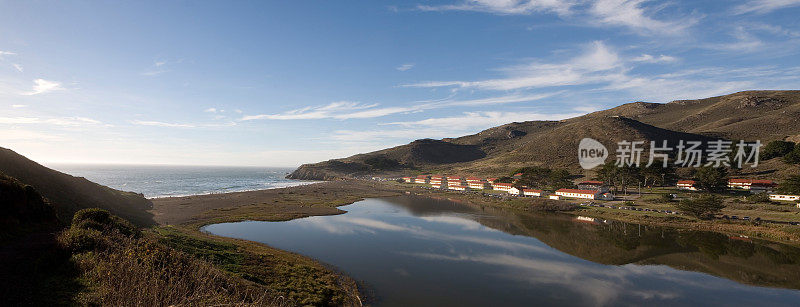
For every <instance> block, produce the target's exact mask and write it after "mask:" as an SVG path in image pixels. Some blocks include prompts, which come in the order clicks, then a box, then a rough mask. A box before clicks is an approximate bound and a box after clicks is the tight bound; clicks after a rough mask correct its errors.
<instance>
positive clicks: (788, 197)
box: [769, 194, 800, 201]
mask: <svg viewBox="0 0 800 307" xmlns="http://www.w3.org/2000/svg"><path fill="white" fill-rule="evenodd" d="M769 199H770V200H777V201H797V200H800V195H786V194H770V195H769Z"/></svg>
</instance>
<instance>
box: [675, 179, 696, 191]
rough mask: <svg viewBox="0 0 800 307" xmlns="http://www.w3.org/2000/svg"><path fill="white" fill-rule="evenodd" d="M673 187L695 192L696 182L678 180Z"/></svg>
mask: <svg viewBox="0 0 800 307" xmlns="http://www.w3.org/2000/svg"><path fill="white" fill-rule="evenodd" d="M675 186H676V187H678V189H681V190H689V191H697V182H696V181H694V180H679V181H678V184H676V185H675Z"/></svg>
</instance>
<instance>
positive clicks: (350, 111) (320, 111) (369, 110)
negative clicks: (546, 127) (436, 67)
mask: <svg viewBox="0 0 800 307" xmlns="http://www.w3.org/2000/svg"><path fill="white" fill-rule="evenodd" d="M558 93H559V92H553V93H541V94H528V95H518V94H515V95H506V96H499V97H489V98H479V99H467V100H458V99H444V100H438V101H430V102H414V103H410V104H409V105H410V106H399V107H382V106H380V105H379V104H377V103H376V104H362V103H357V102H348V101H340V102H333V103H330V104H328V105H325V106H315V107H304V108H300V109H295V110H291V111H288V112H284V113H279V114H260V115H247V116H244V117H242V118H241V120H244V121H249V120H259V119H272V120H299V119H326V118H330V119H356V118H375V117H383V116H388V115H392V114H401V113H411V112H419V111H424V110H431V109H437V108H445V107H454V106H482V105H498V104H506V103H515V102H526V101H535V100H541V99H545V98H548V97H552V96H554V95H556V94H558Z"/></svg>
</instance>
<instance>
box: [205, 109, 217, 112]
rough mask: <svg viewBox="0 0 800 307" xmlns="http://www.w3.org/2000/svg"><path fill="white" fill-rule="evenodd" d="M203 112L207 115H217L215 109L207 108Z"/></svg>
mask: <svg viewBox="0 0 800 307" xmlns="http://www.w3.org/2000/svg"><path fill="white" fill-rule="evenodd" d="M203 112H207V113H217V108H208V109H205V110H203Z"/></svg>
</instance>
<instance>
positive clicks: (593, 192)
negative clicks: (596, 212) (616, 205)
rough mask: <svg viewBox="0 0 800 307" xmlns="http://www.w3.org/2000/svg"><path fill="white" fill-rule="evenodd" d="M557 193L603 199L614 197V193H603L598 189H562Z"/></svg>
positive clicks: (564, 195)
mask: <svg viewBox="0 0 800 307" xmlns="http://www.w3.org/2000/svg"><path fill="white" fill-rule="evenodd" d="M556 195H558V196H561V197H567V198H583V199H601V200H610V199H614V195H611V193H603V192H601V191H598V190H578V189H560V190H558V191H556Z"/></svg>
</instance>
